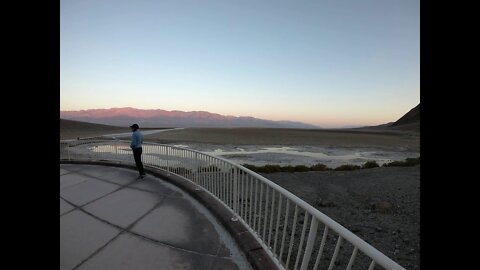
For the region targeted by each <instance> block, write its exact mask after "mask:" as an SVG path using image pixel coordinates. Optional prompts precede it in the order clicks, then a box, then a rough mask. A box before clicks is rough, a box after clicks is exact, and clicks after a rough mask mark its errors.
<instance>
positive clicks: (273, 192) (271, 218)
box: [268, 189, 275, 247]
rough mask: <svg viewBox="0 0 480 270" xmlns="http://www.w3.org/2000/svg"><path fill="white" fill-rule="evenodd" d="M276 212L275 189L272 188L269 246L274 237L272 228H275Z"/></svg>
mask: <svg viewBox="0 0 480 270" xmlns="http://www.w3.org/2000/svg"><path fill="white" fill-rule="evenodd" d="M274 212H275V190H274V189H272V209H270V227H269V229H268V246H269V247H271V245H270V240H271V238H272V229H273V214H274Z"/></svg>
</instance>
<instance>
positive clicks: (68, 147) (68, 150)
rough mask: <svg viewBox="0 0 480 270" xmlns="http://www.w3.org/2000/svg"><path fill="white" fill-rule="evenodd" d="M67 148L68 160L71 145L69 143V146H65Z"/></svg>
mask: <svg viewBox="0 0 480 270" xmlns="http://www.w3.org/2000/svg"><path fill="white" fill-rule="evenodd" d="M65 148H66V149H67V157H68V160H69V161H70V145H69V144H67V147H65Z"/></svg>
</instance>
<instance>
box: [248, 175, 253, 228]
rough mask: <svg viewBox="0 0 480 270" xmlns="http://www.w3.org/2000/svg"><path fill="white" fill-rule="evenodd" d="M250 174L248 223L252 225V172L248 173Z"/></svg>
mask: <svg viewBox="0 0 480 270" xmlns="http://www.w3.org/2000/svg"><path fill="white" fill-rule="evenodd" d="M247 176H248V182H249V183H250V197H249V199H250V210H249V215H248V225H249V226H250V227H252V225H253V223H252V206H253V179H252V176H251V175H250V174H247Z"/></svg>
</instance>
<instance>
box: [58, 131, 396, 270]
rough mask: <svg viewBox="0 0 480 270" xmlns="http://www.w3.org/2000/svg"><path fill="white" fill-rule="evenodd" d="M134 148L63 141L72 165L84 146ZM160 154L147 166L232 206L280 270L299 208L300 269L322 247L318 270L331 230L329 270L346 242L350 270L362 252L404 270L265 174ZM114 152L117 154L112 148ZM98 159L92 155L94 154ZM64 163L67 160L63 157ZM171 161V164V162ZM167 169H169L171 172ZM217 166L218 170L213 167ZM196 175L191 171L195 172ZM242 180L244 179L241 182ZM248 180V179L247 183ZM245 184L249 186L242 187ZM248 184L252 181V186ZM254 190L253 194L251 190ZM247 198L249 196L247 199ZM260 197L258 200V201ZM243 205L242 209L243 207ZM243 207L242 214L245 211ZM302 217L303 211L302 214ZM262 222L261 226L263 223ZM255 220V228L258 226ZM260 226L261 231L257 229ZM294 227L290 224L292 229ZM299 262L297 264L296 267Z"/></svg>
mask: <svg viewBox="0 0 480 270" xmlns="http://www.w3.org/2000/svg"><path fill="white" fill-rule="evenodd" d="M129 143H130V142H129V141H127V140H77V141H75V140H68V141H67V140H65V141H60V145H62V144H66V145H67V146H68V147H66V148H65V149H67V150H65V151H66V152H67V158H68V159H75V158H72V156H76V157H77V158H80V159H81V158H82V155H85V153H88V152H86V151H85V152H79V153H72V150H71V149H72V148H75V147H77V146H80V145H87V144H89V145H91V144H96V145H97V146H99V145H102V144H107V146H108V145H109V144H110V145H111V144H114V146H113V147H114V148H115V153H110V152H109V151H108V149H107V151H106V152H102V151H103V150H98V151H100V152H99V153H102V154H104V153H107V152H108V154H110V155H112V154H113V155H118V154H119V153H118V148H117V147H118V144H127V145H128V144H129ZM150 148H154V149H157V150H158V151H157V153H155V154H157V155H163V156H164V159H163V160H162V159H159V160H156V162H144V163H146V164H145V165H151V166H154V167H156V168H159V169H163V170H166V171H169V172H171V173H175V174H178V175H179V176H182V177H184V178H186V179H188V180H190V181H192V182H194V183H196V184H197V185H199V186H201V187H202V188H204V189H205V190H206V191H208V192H209V193H210V194H211V195H213V196H214V197H215V198H216V199H218V200H219V201H220V202H221V203H222V204H224V205H225V206H227V207H228V208H229V209H230V210H231V211H232V213H233V214H234V215H235V218H237V219H238V220H240V222H242V223H243V224H244V225H246V227H247V228H248V229H249V231H250V232H252V233H254V235H255V237H256V238H257V240H258V241H259V242H260V244H261V245H262V246H263V247H264V249H265V250H266V251H267V253H269V255H270V256H272V258H274V261H275V263H276V264H277V266H279V268H281V269H285V268H287V269H288V268H289V265H290V264H289V262H290V261H289V260H290V256H291V255H292V254H291V251H292V246H293V242H294V240H295V239H294V235H295V228H296V222H295V221H296V219H297V214H298V207H299V208H300V209H303V210H304V211H305V220H304V225H303V229H302V237H301V239H300V243H299V249H298V251H297V258H296V261H295V265H294V267H293V268H294V269H296V268H297V266H298V263H299V262H300V260H299V259H300V255H301V253H303V259H302V262H301V266H300V269H302V270H303V269H307V267H308V265H309V263H310V258H311V255H312V253H313V250H314V246H315V245H316V246H318V245H320V247H319V249H318V250H319V251H318V255H317V258H316V261H315V266H314V267H313V269H316V268H317V267H318V264H319V263H320V257H321V256H322V252H323V247H324V245H325V242H326V239H327V234H328V231H329V230H331V231H333V232H335V233H337V234H338V235H339V238H338V240H337V245H336V247H335V252H334V254H333V255H332V260H331V262H330V266H329V269H331V268H332V267H333V263H334V262H335V260H336V257H337V255H338V252H339V248H340V245H341V242H342V240H346V241H347V242H348V243H350V244H351V245H352V246H353V247H354V250H353V253H352V256H351V257H350V261H349V264H348V266H347V269H350V267H351V266H352V264H353V262H354V260H355V258H356V254H357V251H361V252H363V253H364V254H365V255H366V256H368V257H369V258H371V259H372V261H371V264H370V267H369V269H373V267H374V266H375V265H376V264H378V265H380V266H382V267H384V268H385V269H404V268H403V267H401V266H400V265H398V264H397V263H396V262H394V261H393V260H392V259H390V258H389V257H387V256H386V255H384V254H383V253H381V252H380V251H378V250H377V249H375V248H374V247H373V246H371V245H370V244H368V243H367V242H365V241H364V240H362V239H361V238H359V237H358V236H356V235H355V234H353V233H352V232H350V231H349V230H348V229H346V228H345V227H343V226H342V225H340V224H339V223H338V222H336V221H334V220H333V219H331V218H330V217H328V216H327V215H325V214H323V213H322V212H320V211H319V210H318V209H316V208H314V207H313V206H311V205H310V204H308V203H306V202H305V201H303V200H302V199H300V198H298V197H297V196H295V195H294V194H292V193H290V192H289V191H288V190H286V189H284V188H282V187H281V186H279V185H277V184H275V183H274V182H272V181H271V180H269V179H267V178H265V177H263V176H262V175H260V174H257V173H255V172H253V171H251V170H249V169H247V168H245V167H243V166H241V165H239V164H236V163H235V162H233V161H230V160H227V159H224V158H222V157H217V156H213V155H209V154H206V153H203V152H200V151H197V150H193V149H188V148H183V147H178V146H172V145H165V144H158V143H144V149H146V150H144V157H145V156H148V155H149V154H150V155H151V154H152V149H150ZM112 149H113V148H112ZM92 153H94V151H93V152H91V153H89V154H92ZM89 154H88V155H87V159H94V158H91V157H90V156H89ZM61 155H62V148H61ZM61 158H62V156H61ZM103 158H104V159H109V158H110V159H111V160H118V159H116V158H115V156H105V155H104V156H103ZM165 158H177V159H179V158H182V161H187V160H188V161H191V162H193V163H191V164H190V166H191V167H192V170H190V169H187V168H183V169H184V170H180V168H175V167H173V166H170V165H171V164H169V163H168V161H169V159H166V160H165ZM120 160H122V161H129V162H133V158H132V157H131V155H127V156H126V159H120ZM165 161H166V162H165ZM201 163H204V165H205V164H206V165H208V166H205V167H201V165H202V164H201ZM165 165H166V166H165ZM212 166H213V167H212ZM189 170H190V171H189ZM219 173H221V174H222V177H219V175H218V174H219ZM239 177H240V179H239ZM242 177H243V178H242ZM242 179H243V182H242ZM246 179H250V180H249V181H248V180H246ZM253 183H255V189H254V188H253ZM262 184H263V185H265V192H263V189H262V187H263V186H262ZM248 185H250V188H249V187H248ZM258 185H260V192H258V191H259V189H258ZM267 188H270V189H271V190H272V194H271V196H272V198H271V200H272V201H271V206H269V205H268V204H270V201H268V200H269V198H268V195H269V190H268V189H267ZM246 190H249V191H250V195H248V194H245V191H246ZM242 192H243V194H242ZM275 192H277V193H278V194H280V195H279V196H278V204H277V205H278V207H277V211H278V215H277V222H276V230H275V239H274V247H272V245H270V243H271V241H270V240H271V234H272V226H273V215H274V212H275V206H276V205H275V202H276V200H277V199H276V198H275V195H274V193H275ZM264 194H265V195H266V198H265V200H263V199H262V196H263V195H264ZM253 195H255V197H254V196H253ZM258 195H260V200H258V197H257V196H258ZM282 196H283V197H284V198H285V199H286V202H287V203H286V204H287V208H286V211H285V209H284V208H281V203H282ZM257 203H259V207H257ZM262 203H264V209H262ZM290 203H292V204H293V205H295V215H294V218H293V223H292V226H293V229H292V232H291V238H290V239H291V240H290V241H289V245H290V246H289V248H288V256H287V261H286V262H282V258H283V257H285V256H284V255H285V254H284V252H283V247H284V243H285V236H286V230H285V229H286V228H287V225H288V224H289V222H288V221H289V219H290V216H289V213H290V212H289V204H290ZM239 204H241V205H240V206H239ZM253 205H255V206H254V213H252V208H253ZM239 207H240V208H241V209H240V210H239ZM248 208H250V213H249V214H248V213H247V211H248ZM257 209H258V210H259V214H258V215H257V214H256V210H257ZM262 210H265V212H264V215H263V216H262ZM268 210H270V213H268V214H270V222H268V215H267V213H266V212H267V211H268ZM284 211H285V216H284V217H283V219H284V223H285V224H284V225H285V226H284V229H283V237H282V245H281V250H280V254H278V253H276V247H277V239H278V231H279V230H278V228H279V222H280V218H281V217H282V216H281V213H283V212H284ZM300 211H301V210H300ZM309 215H311V216H312V217H313V218H312V219H311V221H310V229H309V232H308V235H307V237H308V239H307V243H306V247H305V249H303V242H304V236H305V233H306V230H307V228H306V227H307V220H308V216H309ZM257 218H258V220H257ZM262 218H263V234H262V232H261V231H262V228H261V227H260V223H261V219H262ZM252 219H253V222H252ZM257 222H258V226H256V225H257ZM318 222H321V223H322V224H323V225H324V226H325V230H324V233H323V237H322V241H321V242H322V243H318V241H316V240H315V239H316V234H317V230H318ZM267 223H269V225H270V230H269V231H270V232H269V236H268V241H266V240H267V239H266V237H265V233H266V227H267ZM287 223H288V224H287ZM292 262H293V261H292Z"/></svg>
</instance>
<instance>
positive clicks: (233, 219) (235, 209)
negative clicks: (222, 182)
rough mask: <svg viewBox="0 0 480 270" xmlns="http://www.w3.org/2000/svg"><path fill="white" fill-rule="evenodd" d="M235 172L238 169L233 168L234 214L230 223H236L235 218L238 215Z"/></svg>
mask: <svg viewBox="0 0 480 270" xmlns="http://www.w3.org/2000/svg"><path fill="white" fill-rule="evenodd" d="M237 172H238V169H237V167H233V194H232V195H233V196H232V197H233V212H234V216H233V217H232V221H237V220H238V218H237V213H238V211H237V210H238V209H237V180H238V179H237Z"/></svg>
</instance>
